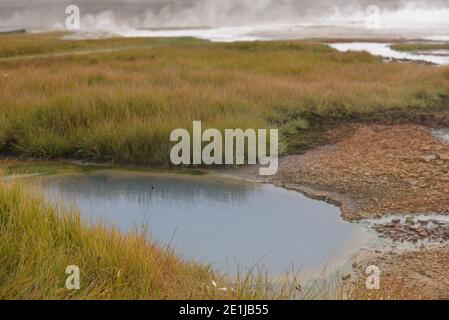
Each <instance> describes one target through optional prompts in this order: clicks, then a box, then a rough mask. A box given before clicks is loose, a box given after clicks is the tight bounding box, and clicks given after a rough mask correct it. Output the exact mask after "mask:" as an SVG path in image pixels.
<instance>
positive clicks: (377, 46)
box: [330, 42, 449, 65]
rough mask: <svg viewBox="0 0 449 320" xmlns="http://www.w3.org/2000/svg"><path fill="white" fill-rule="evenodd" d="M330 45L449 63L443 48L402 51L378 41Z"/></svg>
mask: <svg viewBox="0 0 449 320" xmlns="http://www.w3.org/2000/svg"><path fill="white" fill-rule="evenodd" d="M330 46H331V47H332V48H334V49H336V50H338V51H341V52H348V51H366V52H369V53H371V54H372V55H375V56H380V57H383V58H388V59H395V60H410V61H421V62H428V63H433V64H437V65H447V64H449V51H446V50H441V51H439V52H434V51H429V52H426V51H423V52H401V51H396V50H393V49H392V48H391V47H390V46H391V44H389V43H377V42H348V43H332V44H330Z"/></svg>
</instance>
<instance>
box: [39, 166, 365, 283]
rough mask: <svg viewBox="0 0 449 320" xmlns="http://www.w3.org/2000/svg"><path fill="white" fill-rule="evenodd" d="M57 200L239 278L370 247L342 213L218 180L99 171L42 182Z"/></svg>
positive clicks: (313, 264) (328, 261)
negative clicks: (238, 273) (138, 231)
mask: <svg viewBox="0 0 449 320" xmlns="http://www.w3.org/2000/svg"><path fill="white" fill-rule="evenodd" d="M40 183H41V185H42V188H43V190H44V191H45V192H47V193H48V194H49V195H51V197H53V198H55V197H58V198H60V199H62V200H64V201H65V202H66V203H70V202H72V201H76V203H77V205H78V207H79V208H80V210H81V214H82V216H83V217H84V219H85V220H86V221H92V222H95V221H98V220H99V219H101V220H103V221H106V222H108V223H110V224H112V225H114V226H116V227H118V228H119V229H120V230H121V231H123V232H128V231H131V230H134V229H136V228H137V229H139V228H141V226H142V224H145V223H147V224H148V227H149V236H150V238H151V239H153V240H155V241H156V242H157V243H159V244H160V245H170V246H171V247H172V248H173V249H174V250H175V251H176V252H177V253H179V254H181V255H182V256H184V257H186V258H193V259H196V260H197V261H200V262H203V263H207V264H211V265H212V266H213V267H214V268H215V269H216V270H218V271H222V272H228V273H231V274H232V273H235V272H236V270H237V266H239V268H240V269H241V270H242V271H245V270H248V269H249V268H251V267H253V266H255V265H258V266H259V267H263V268H265V269H266V270H268V271H269V272H270V273H272V274H279V273H282V272H284V271H288V270H290V271H291V270H292V268H294V269H295V270H296V271H298V270H309V269H315V270H317V268H322V267H324V266H325V265H332V264H333V263H335V262H344V261H345V260H347V259H348V258H349V255H350V254H351V253H352V252H354V251H355V250H357V249H358V248H360V246H362V245H363V244H364V243H365V240H366V239H365V235H366V234H365V230H364V228H363V227H361V226H358V225H353V224H350V223H347V222H345V221H343V220H342V219H341V218H340V211H339V208H337V207H336V206H333V205H330V204H327V203H325V202H322V201H316V200H312V199H309V198H307V197H305V196H303V195H301V194H299V193H297V192H293V191H287V190H285V189H282V188H278V187H275V186H272V185H267V184H253V183H246V182H241V181H238V180H235V179H230V178H229V179H228V178H218V177H213V176H190V175H179V174H177V175H173V174H140V173H113V172H111V171H98V172H95V173H90V174H85V175H84V174H83V175H64V176H54V177H46V178H43V179H41V182H40Z"/></svg>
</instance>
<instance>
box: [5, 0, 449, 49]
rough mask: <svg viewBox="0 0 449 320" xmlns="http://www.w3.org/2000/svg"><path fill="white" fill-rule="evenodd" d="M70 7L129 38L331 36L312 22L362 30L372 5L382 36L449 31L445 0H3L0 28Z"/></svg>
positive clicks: (57, 23)
mask: <svg viewBox="0 0 449 320" xmlns="http://www.w3.org/2000/svg"><path fill="white" fill-rule="evenodd" d="M69 4H76V5H78V6H79V7H80V9H81V28H82V31H85V32H98V31H101V32H109V33H114V34H119V35H125V36H132V35H136V36H139V35H140V36H147V35H148V36H151V35H193V36H198V37H203V38H209V39H213V38H214V37H218V38H220V37H221V38H223V37H222V36H227V37H230V38H231V39H232V38H233V37H237V38H239V39H240V38H241V39H248V40H250V39H257V38H300V37H305V36H314V35H315V36H326V35H327V36H330V35H334V33H335V30H332V28H329V30H328V33H327V34H321V33H322V32H323V31H322V30H321V31H320V30H319V29H316V30H315V31H314V32H315V33H313V32H312V31H311V29H310V26H315V27H320V26H331V25H339V26H340V27H342V26H343V27H348V28H360V27H363V24H364V23H365V21H366V13H365V8H366V6H367V5H373V4H374V5H377V6H378V7H379V9H380V12H381V15H380V23H381V28H382V30H381V31H379V32H380V33H382V32H392V30H393V32H394V30H395V29H397V30H401V31H400V32H404V31H403V29H408V30H409V32H411V31H410V30H416V31H419V32H420V33H422V30H431V32H430V31H429V34H431V33H432V34H435V30H436V31H437V34H438V35H441V34H443V35H446V33H445V32H447V33H449V3H448V1H439V0H434V1H400V0H399V1H393V0H371V1H368V0H359V1H355V0H353V1H352V2H348V1H343V0H337V1H331V0H315V1H312V0H257V1H256V0H226V1H224V0H178V1H174V0H168V1H167V0H165V1H164V0H121V1H120V0H117V1H112V0H96V1H87V0H73V1H66V0H62V1H57V0H26V1H25V0H19V1H17V0H15V1H12V0H1V3H0V27H27V28H31V29H37V30H48V29H63V28H64V23H65V19H66V15H65V7H66V6H67V5H69ZM192 26H193V27H201V28H200V29H202V31H198V30H171V31H164V32H162V31H159V30H157V31H155V30H149V29H155V28H157V29H160V28H162V29H163V28H173V27H192ZM206 26H207V27H209V28H205V27H206ZM307 27H309V29H305V28H307ZM211 28H212V29H211ZM142 29H147V31H142ZM365 31H366V30H365ZM226 32H227V33H228V34H225V33H226ZM320 32H321V33H320Z"/></svg>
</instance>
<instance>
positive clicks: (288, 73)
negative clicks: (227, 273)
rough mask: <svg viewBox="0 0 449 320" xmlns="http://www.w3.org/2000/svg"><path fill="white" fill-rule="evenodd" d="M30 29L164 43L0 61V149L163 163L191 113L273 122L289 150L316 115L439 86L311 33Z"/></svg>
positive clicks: (348, 111)
mask: <svg viewBox="0 0 449 320" xmlns="http://www.w3.org/2000/svg"><path fill="white" fill-rule="evenodd" d="M16 37H17V38H16ZM28 37H34V36H29V35H24V36H17V35H16V36H14V37H13V36H8V38H10V39H9V40H8V41H9V44H8V46H7V48H9V49H6V51H7V52H8V53H6V54H5V53H0V56H1V55H3V56H5V55H7V56H11V54H14V48H15V47H18V48H21V47H22V46H24V45H25V44H24V43H25V42H27V39H28ZM41 37H42V38H39V39H38V40H36V39H34V40H33V41H36V43H35V46H37V47H39V46H42V47H46V46H47V44H48V46H49V48H53V49H51V50H52V52H55V51H57V50H69V51H70V50H72V49H70V48H69V49H67V46H73V47H82V46H85V43H88V44H89V46H92V47H95V48H99V47H110V46H111V45H116V43H117V42H120V45H121V46H123V45H126V43H127V42H128V41H129V42H130V43H132V44H133V45H137V44H139V43H141V44H142V45H144V44H147V43H148V42H152V41H153V42H154V41H155V42H157V41H159V42H160V41H166V42H165V44H164V45H160V46H155V47H151V48H146V47H143V48H128V50H125V51H119V52H109V53H93V54H90V55H73V56H71V55H67V56H59V57H40V58H36V59H25V60H14V61H4V60H3V61H2V60H0V124H1V125H0V151H2V152H9V153H10V152H12V153H14V154H23V155H26V156H37V157H44V158H60V157H66V158H81V159H90V160H101V161H113V162H119V163H125V162H126V163H130V162H131V163H138V164H145V165H168V163H169V161H168V156H169V149H170V147H171V144H170V143H169V134H170V132H171V130H172V129H174V128H178V127H183V128H190V127H191V124H192V121H193V120H202V121H203V123H204V126H207V127H215V128H219V129H223V128H238V127H241V128H262V127H276V128H280V129H281V134H282V141H283V143H284V147H289V146H286V145H285V144H286V143H287V142H288V141H291V139H289V137H294V138H295V143H298V142H301V141H300V140H301V139H302V138H301V134H302V133H307V132H308V130H310V128H316V127H317V126H318V127H319V123H320V122H321V121H323V120H325V119H331V121H334V122H335V121H339V120H350V119H353V118H363V117H365V116H368V115H372V114H378V115H379V114H380V115H381V116H382V114H383V113H386V112H388V111H389V110H399V111H401V112H402V114H403V115H404V117H406V116H407V112H409V111H410V110H414V109H428V108H432V107H435V106H438V105H441V103H442V101H443V99H444V97H445V96H446V95H447V94H448V92H449V69H448V68H444V67H442V68H434V67H429V66H423V65H414V64H399V63H397V64H396V63H392V64H383V63H382V62H381V61H380V59H378V58H376V57H373V56H370V55H369V54H367V53H339V52H336V51H334V50H332V49H330V48H328V47H327V46H326V45H322V44H318V43H313V42H301V41H287V42H256V43H235V44H213V43H204V42H201V45H200V46H198V43H196V42H195V41H193V40H189V41H193V43H192V42H189V41H187V42H186V40H185V39H184V40H182V39H171V40H161V39H159V40H157V39H156V40H151V39H150V40H148V39H119V40H117V39H107V40H96V41H93V40H91V41H81V42H78V41H72V42H70V43H69V44H67V41H61V40H58V39H57V37H55V36H54V35H47V36H43V35H42V36H41ZM2 41H5V40H4V39H3V38H0V52H3V50H5V49H4V48H5V47H4V46H3V45H2ZM61 43H62V44H61ZM55 48H56V49H55ZM18 51H19V52H22V51H21V50H18ZM23 51H24V52H30V51H32V52H36V49H29V48H28V49H26V50H25V49H24V50H23ZM11 52H13V53H11ZM58 52H60V51H58ZM20 54H22V53H20Z"/></svg>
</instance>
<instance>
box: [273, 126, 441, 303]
mask: <svg viewBox="0 0 449 320" xmlns="http://www.w3.org/2000/svg"><path fill="white" fill-rule="evenodd" d="M345 130H348V128H345ZM349 131H350V132H351V134H349V135H346V137H345V138H343V139H341V140H339V141H338V142H336V143H335V144H333V145H329V146H324V147H320V148H317V149H315V150H312V151H310V152H308V153H306V154H305V155H298V156H291V157H288V158H286V159H284V161H283V162H282V165H281V167H280V170H279V173H278V174H277V175H276V177H274V179H273V182H274V183H275V184H278V185H282V186H285V187H287V188H291V189H296V190H298V191H301V192H304V193H306V194H308V195H310V196H312V197H315V198H319V199H324V200H327V201H330V202H334V203H338V204H340V205H341V208H342V216H343V218H345V219H347V220H349V221H359V220H362V221H376V219H378V218H382V219H385V218H387V217H390V216H391V215H395V217H398V216H399V217H401V216H402V219H401V218H391V219H390V220H389V221H382V219H381V220H378V221H379V223H373V222H371V227H372V228H373V229H374V230H376V231H377V232H378V233H379V235H380V236H382V237H384V238H388V239H390V240H391V241H392V246H391V247H390V248H389V249H388V250H377V249H372V250H367V251H365V252H361V253H359V254H358V256H357V257H356V258H355V263H354V265H353V267H354V271H355V272H356V274H357V275H358V277H357V278H356V280H353V284H354V285H355V286H356V288H357V289H358V293H357V294H356V297H362V296H363V297H365V296H367V297H371V298H387V299H449V268H448V267H449V245H447V244H448V239H447V238H448V233H449V231H448V230H449V226H448V224H447V223H445V222H444V221H443V222H440V221H439V220H438V219H435V216H437V217H438V216H441V217H443V216H445V215H446V214H448V213H449V197H448V192H449V145H448V144H446V143H445V142H444V141H443V140H440V139H438V138H436V137H434V136H433V135H432V134H431V133H430V131H429V130H428V129H427V128H425V127H422V126H417V125H396V126H384V125H353V126H351V128H350V130H349ZM328 134H331V135H332V134H335V133H332V132H330V133H328ZM430 214H432V217H433V218H429V219H428V220H426V219H425V218H423V215H424V216H426V215H430ZM405 215H406V216H405ZM373 219H374V220H373ZM404 242H405V243H407V242H409V243H410V244H411V245H412V248H413V250H403V249H396V243H397V244H402V243H404ZM429 243H431V244H432V245H428V244H429ZM413 244H414V246H413ZM435 244H437V245H435ZM398 247H399V245H398ZM369 265H376V266H378V267H379V268H380V270H381V272H382V274H381V291H377V292H376V291H374V292H369V291H366V288H365V280H366V274H365V270H366V267H367V266H369ZM360 292H362V294H360ZM363 292H364V293H363Z"/></svg>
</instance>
